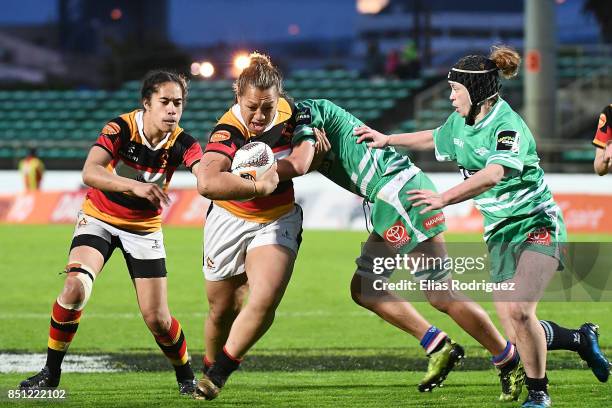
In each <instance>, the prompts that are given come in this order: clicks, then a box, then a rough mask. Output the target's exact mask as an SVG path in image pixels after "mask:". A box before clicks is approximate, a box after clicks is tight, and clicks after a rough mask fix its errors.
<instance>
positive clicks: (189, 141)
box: [176, 129, 198, 147]
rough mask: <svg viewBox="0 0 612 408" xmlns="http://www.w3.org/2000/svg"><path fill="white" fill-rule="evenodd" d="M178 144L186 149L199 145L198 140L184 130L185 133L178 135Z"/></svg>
mask: <svg viewBox="0 0 612 408" xmlns="http://www.w3.org/2000/svg"><path fill="white" fill-rule="evenodd" d="M176 143H177V144H180V145H181V146H184V147H189V146H191V145H193V144H194V143H198V140H197V139H196V138H195V137H194V136H192V135H191V134H190V133H187V132H186V131H185V130H184V129H183V131H182V132H181V133H179V134H178V135H177V137H176Z"/></svg>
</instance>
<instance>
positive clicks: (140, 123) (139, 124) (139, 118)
mask: <svg viewBox="0 0 612 408" xmlns="http://www.w3.org/2000/svg"><path fill="white" fill-rule="evenodd" d="M143 114H144V112H143V111H141V110H140V111H138V112H136V116H135V119H136V127H137V128H138V134H139V135H140V138H141V139H142V144H143V145H145V146H147V147H148V148H149V149H151V150H159V149H161V148H162V147H163V146H164V145H165V144H166V142H168V139H170V135H171V134H172V132H168V133H166V137H164V138H163V139H162V140H161V141H160V142H159V143H158V144H157V145H156V146H151V143H149V141H148V140H147V138H146V137H145V134H144V122H143V120H142V117H143Z"/></svg>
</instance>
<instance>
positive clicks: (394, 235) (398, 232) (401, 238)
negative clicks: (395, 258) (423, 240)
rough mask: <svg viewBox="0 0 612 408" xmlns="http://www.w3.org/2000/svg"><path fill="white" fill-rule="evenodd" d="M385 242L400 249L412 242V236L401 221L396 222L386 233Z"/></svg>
mask: <svg viewBox="0 0 612 408" xmlns="http://www.w3.org/2000/svg"><path fill="white" fill-rule="evenodd" d="M384 238H385V240H386V241H387V242H388V243H389V244H391V246H392V247H393V248H395V249H400V248H401V247H403V246H404V245H406V244H407V243H409V242H410V235H408V233H407V232H406V227H404V225H403V224H402V222H401V221H398V222H396V223H395V224H393V225H392V226H390V227H389V229H387V230H386V231H385V233H384Z"/></svg>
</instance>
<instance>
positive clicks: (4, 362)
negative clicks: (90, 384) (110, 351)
mask: <svg viewBox="0 0 612 408" xmlns="http://www.w3.org/2000/svg"><path fill="white" fill-rule="evenodd" d="M46 358H47V355H46V354H42V353H32V354H12V353H0V373H36V372H38V371H39V370H40V369H41V368H42V367H43V366H44V365H45V360H46ZM118 371H121V370H119V369H117V368H113V367H112V365H111V362H110V357H109V356H106V355H98V356H83V355H78V354H74V355H70V354H68V355H67V356H66V358H65V359H64V362H63V364H62V372H63V373H110V372H118Z"/></svg>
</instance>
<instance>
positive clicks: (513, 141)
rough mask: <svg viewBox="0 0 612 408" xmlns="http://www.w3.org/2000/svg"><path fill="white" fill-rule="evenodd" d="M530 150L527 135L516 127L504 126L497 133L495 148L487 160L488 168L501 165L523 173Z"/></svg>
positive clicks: (493, 147)
mask: <svg viewBox="0 0 612 408" xmlns="http://www.w3.org/2000/svg"><path fill="white" fill-rule="evenodd" d="M528 150H529V139H528V137H527V135H524V134H522V132H521V131H520V130H518V128H517V127H516V126H512V125H510V124H502V125H500V126H498V127H497V129H496V131H495V137H494V138H493V146H492V149H491V153H490V155H489V157H488V158H487V163H486V166H488V165H489V164H499V165H501V166H504V167H506V168H509V169H513V170H516V171H517V172H518V173H521V172H522V171H523V166H524V165H525V159H526V158H527V152H528Z"/></svg>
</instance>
